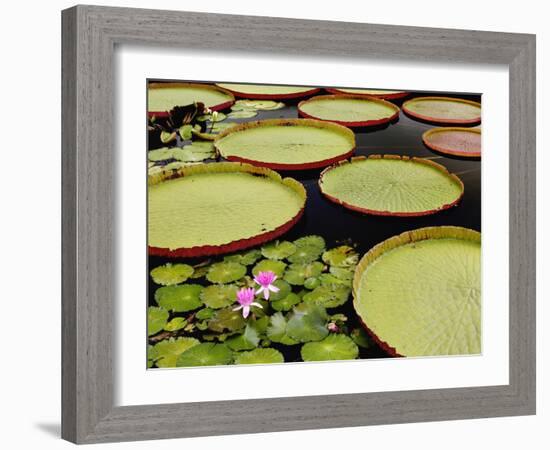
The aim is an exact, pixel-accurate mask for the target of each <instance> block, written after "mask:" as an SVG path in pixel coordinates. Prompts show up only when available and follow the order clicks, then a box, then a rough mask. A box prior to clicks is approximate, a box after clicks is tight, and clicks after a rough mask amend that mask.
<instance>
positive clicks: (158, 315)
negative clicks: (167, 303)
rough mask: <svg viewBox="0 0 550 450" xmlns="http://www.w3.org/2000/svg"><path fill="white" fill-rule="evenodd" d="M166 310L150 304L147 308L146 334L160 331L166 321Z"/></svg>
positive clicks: (150, 334) (167, 315)
mask: <svg viewBox="0 0 550 450" xmlns="http://www.w3.org/2000/svg"><path fill="white" fill-rule="evenodd" d="M168 317H169V314H168V311H166V309H164V308H157V307H155V306H150V307H149V308H148V309H147V334H148V335H149V336H152V335H154V334H157V333H158V332H159V331H162V329H163V328H164V326H165V325H166V322H168Z"/></svg>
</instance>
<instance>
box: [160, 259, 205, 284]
mask: <svg viewBox="0 0 550 450" xmlns="http://www.w3.org/2000/svg"><path fill="white" fill-rule="evenodd" d="M194 271H195V270H194V269H193V267H192V266H189V265H187V264H171V263H168V264H164V265H163V266H158V267H155V268H154V269H153V270H151V278H152V279H153V281H154V282H155V283H157V284H161V285H163V286H169V285H172V284H180V283H183V282H184V281H185V280H187V278H189V277H190V276H191V275H193V272H194Z"/></svg>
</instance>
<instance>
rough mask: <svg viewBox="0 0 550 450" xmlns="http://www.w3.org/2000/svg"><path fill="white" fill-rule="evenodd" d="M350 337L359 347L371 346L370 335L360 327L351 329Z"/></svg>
mask: <svg viewBox="0 0 550 450" xmlns="http://www.w3.org/2000/svg"><path fill="white" fill-rule="evenodd" d="M350 337H351V338H352V339H353V342H355V343H356V344H357V345H358V346H359V347H363V348H369V347H371V346H372V340H371V338H370V336H369V335H368V334H367V333H366V332H365V330H363V329H362V328H355V329H353V330H352V331H351V333H350Z"/></svg>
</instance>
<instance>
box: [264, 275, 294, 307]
mask: <svg viewBox="0 0 550 450" xmlns="http://www.w3.org/2000/svg"><path fill="white" fill-rule="evenodd" d="M273 286H275V287H277V288H279V292H270V293H269V301H270V302H273V301H277V300H282V299H283V298H285V297H286V296H288V295H289V294H290V293H291V292H292V288H291V287H290V284H288V283H287V282H286V281H285V280H275V281H274V282H273ZM258 297H259V298H263V294H262V293H260V294H258Z"/></svg>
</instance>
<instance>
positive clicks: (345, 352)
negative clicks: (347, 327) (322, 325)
mask: <svg viewBox="0 0 550 450" xmlns="http://www.w3.org/2000/svg"><path fill="white" fill-rule="evenodd" d="M300 353H301V355H302V359H303V360H304V361H339V360H344V359H355V358H357V356H358V355H359V349H358V348H357V345H356V344H355V342H353V340H352V339H350V338H349V337H347V336H346V335H344V334H331V335H329V336H327V337H326V338H324V339H323V340H322V341H319V342H308V343H307V344H304V346H303V347H302V350H301V352H300Z"/></svg>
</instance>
